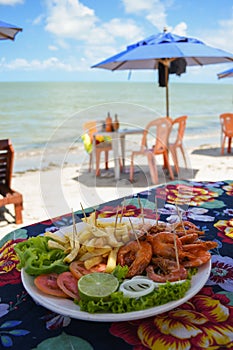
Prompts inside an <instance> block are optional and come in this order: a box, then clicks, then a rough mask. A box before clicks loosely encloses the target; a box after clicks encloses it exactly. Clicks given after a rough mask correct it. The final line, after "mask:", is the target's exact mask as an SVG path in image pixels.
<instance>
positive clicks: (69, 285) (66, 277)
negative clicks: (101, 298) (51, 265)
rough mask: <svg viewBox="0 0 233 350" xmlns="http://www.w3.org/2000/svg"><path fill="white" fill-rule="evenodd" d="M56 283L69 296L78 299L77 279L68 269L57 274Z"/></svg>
mask: <svg viewBox="0 0 233 350" xmlns="http://www.w3.org/2000/svg"><path fill="white" fill-rule="evenodd" d="M57 284H58V286H59V288H60V289H61V290H62V291H63V292H64V293H65V294H66V295H68V296H69V297H70V298H72V299H79V295H78V280H77V278H75V277H74V276H73V275H72V273H71V272H70V271H67V272H63V273H61V274H60V275H58V278H57Z"/></svg>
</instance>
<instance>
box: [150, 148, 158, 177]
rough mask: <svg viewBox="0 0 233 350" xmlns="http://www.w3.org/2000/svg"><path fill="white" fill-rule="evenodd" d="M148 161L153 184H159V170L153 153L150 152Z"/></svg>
mask: <svg viewBox="0 0 233 350" xmlns="http://www.w3.org/2000/svg"><path fill="white" fill-rule="evenodd" d="M147 159H148V165H149V169H150V176H151V180H152V182H153V184H157V183H158V170H157V167H156V163H155V157H154V155H153V153H151V152H149V153H148V154H147Z"/></svg>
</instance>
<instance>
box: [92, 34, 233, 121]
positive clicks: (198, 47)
mask: <svg viewBox="0 0 233 350" xmlns="http://www.w3.org/2000/svg"><path fill="white" fill-rule="evenodd" d="M181 59H182V60H183V62H185V67H184V68H185V69H183V71H182V72H179V70H178V71H176V70H175V69H174V67H173V70H172V69H171V68H172V65H173V64H174V66H176V64H177V62H179V61H180V60H181ZM227 62H233V54H232V53H229V52H226V51H223V50H220V49H217V48H213V47H211V46H208V45H206V44H204V43H203V42H202V41H200V40H198V39H194V38H189V37H184V36H179V35H175V34H172V33H168V32H167V31H166V30H164V32H163V33H159V34H157V35H152V36H150V37H149V38H146V39H144V40H141V41H139V42H137V43H135V44H133V45H129V46H127V48H126V50H125V51H122V52H120V53H118V54H116V55H114V56H112V57H110V58H108V59H106V60H104V61H102V62H100V63H97V64H95V65H93V66H92V68H104V69H108V70H111V71H116V70H136V69H151V70H153V69H158V70H159V75H160V73H161V72H160V70H161V71H162V70H163V74H164V76H163V78H164V82H163V83H162V84H160V81H159V85H160V86H165V87H166V114H167V117H169V92H168V85H169V84H168V78H169V74H172V73H176V74H178V75H180V74H182V73H184V72H185V70H186V66H204V65H207V64H218V63H227Z"/></svg>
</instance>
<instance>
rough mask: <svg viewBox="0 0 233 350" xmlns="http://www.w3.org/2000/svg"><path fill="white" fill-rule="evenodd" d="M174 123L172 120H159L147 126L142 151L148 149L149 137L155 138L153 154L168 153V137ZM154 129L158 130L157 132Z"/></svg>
mask: <svg viewBox="0 0 233 350" xmlns="http://www.w3.org/2000/svg"><path fill="white" fill-rule="evenodd" d="M171 127H172V123H171V119H170V118H165V117H164V118H158V119H155V120H152V121H151V122H150V123H148V124H147V126H146V128H145V130H144V132H143V136H142V142H141V150H144V149H146V148H147V144H148V136H149V135H150V136H153V137H154V140H155V142H154V145H153V153H154V154H162V153H164V152H167V147H168V137H169V134H170V131H171ZM152 129H156V130H155V132H154V131H152Z"/></svg>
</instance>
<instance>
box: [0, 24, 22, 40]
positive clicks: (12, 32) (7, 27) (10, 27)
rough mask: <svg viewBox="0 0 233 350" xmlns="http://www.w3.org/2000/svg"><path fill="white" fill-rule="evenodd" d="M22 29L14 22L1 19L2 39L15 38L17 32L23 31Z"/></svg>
mask: <svg viewBox="0 0 233 350" xmlns="http://www.w3.org/2000/svg"><path fill="white" fill-rule="evenodd" d="M22 30H23V29H22V28H19V27H17V26H15V25H14V24H10V23H6V22H3V21H0V40H14V39H15V36H16V34H17V33H19V32H22Z"/></svg>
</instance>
